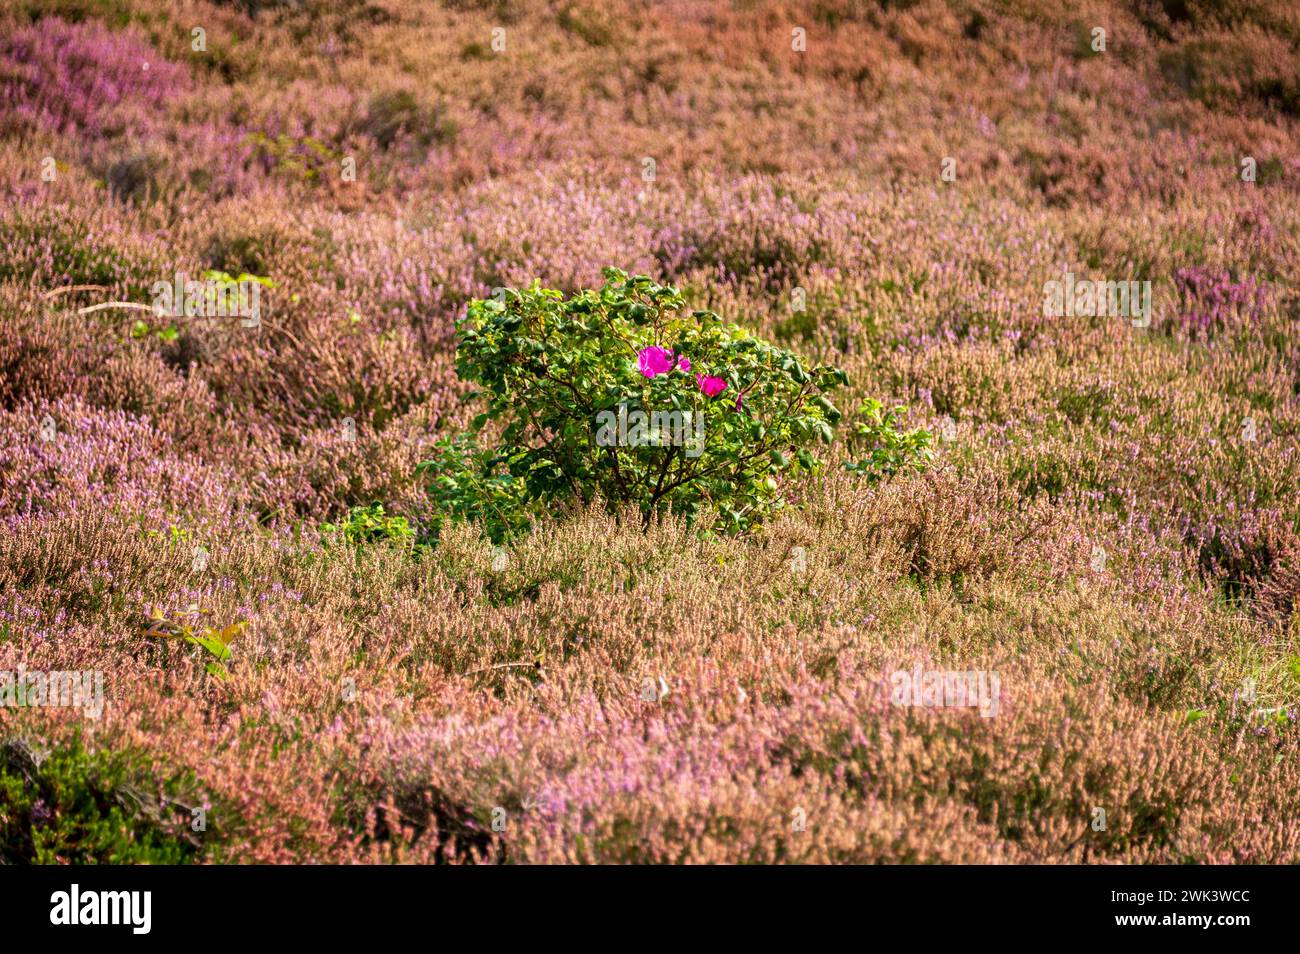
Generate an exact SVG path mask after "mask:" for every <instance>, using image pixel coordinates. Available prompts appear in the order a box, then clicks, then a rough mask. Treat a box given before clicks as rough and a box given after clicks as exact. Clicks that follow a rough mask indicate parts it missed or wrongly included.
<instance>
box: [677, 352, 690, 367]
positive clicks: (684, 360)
mask: <svg viewBox="0 0 1300 954" xmlns="http://www.w3.org/2000/svg"><path fill="white" fill-rule="evenodd" d="M677 370H678V371H689V370H691V359H690V358H688V357H686V355H682V356H681V357H680V358H678V359H677Z"/></svg>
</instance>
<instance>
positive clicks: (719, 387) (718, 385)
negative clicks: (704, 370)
mask: <svg viewBox="0 0 1300 954" xmlns="http://www.w3.org/2000/svg"><path fill="white" fill-rule="evenodd" d="M695 383H696V384H698V385H699V386H700V390H701V391H703V392H704V395H705V397H717V396H718V395H719V394H721V393H722V392H723V391H725V390H726V388H727V382H726V381H724V380H722V378H715V377H712V376H711V375H708V374H701V375H697V376H696V378H695Z"/></svg>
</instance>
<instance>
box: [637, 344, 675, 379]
mask: <svg viewBox="0 0 1300 954" xmlns="http://www.w3.org/2000/svg"><path fill="white" fill-rule="evenodd" d="M636 366H637V368H638V369H639V370H640V372H641V373H642V374H644V375H645V376H646V377H647V378H653V377H655V376H656V375H659V374H667V373H668V372H669V371H671V370H672V369H673V354H672V352H671V351H668V350H667V349H665V348H660V347H659V346H658V345H650V346H649V347H648V348H642V349H641V352H640V353H639V354H638V355H637V356H636Z"/></svg>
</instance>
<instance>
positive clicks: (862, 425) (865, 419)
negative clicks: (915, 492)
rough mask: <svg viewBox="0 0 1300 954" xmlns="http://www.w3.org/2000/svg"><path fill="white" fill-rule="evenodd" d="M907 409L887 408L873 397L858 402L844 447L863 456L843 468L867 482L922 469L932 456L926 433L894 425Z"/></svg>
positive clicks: (917, 428) (918, 428)
mask: <svg viewBox="0 0 1300 954" xmlns="http://www.w3.org/2000/svg"><path fill="white" fill-rule="evenodd" d="M906 410H907V409H906V408H904V407H901V406H900V407H892V408H887V407H885V406H884V405H883V404H881V403H880V402H879V401H877V400H875V399H874V398H867V400H865V401H863V402H862V406H861V407H860V408H859V409H858V413H857V414H856V415H855V416H854V418H853V420H852V422H851V425H850V430H849V437H848V448H849V451H850V452H851V453H853V454H854V455H858V454H864V455H865V456H863V457H861V458H859V459H858V460H851V461H849V462H848V463H847V464H846V465H845V466H846V467H847V468H848V470H849V471H850V472H852V473H855V474H859V475H861V476H863V477H866V478H867V480H869V481H870V482H871V483H876V482H877V481H879V480H881V479H883V478H885V477H893V476H894V475H895V474H900V473H906V472H908V471H916V470H923V469H925V466H926V465H927V464H928V463H929V462H930V460H931V458H933V457H934V451H933V450H932V449H931V444H932V442H933V438H932V436H931V434H930V432H929V431H927V430H925V429H924V428H920V427H916V428H913V429H912V430H910V431H909V430H902V429H900V428H899V426H898V424H899V421H900V419H901V417H902V415H903V414H904V413H905V411H906Z"/></svg>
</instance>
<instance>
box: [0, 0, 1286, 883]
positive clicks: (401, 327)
mask: <svg viewBox="0 0 1300 954" xmlns="http://www.w3.org/2000/svg"><path fill="white" fill-rule="evenodd" d="M1065 6H1066V7H1067V9H1064V10H1062V9H1061V5H1060V4H1059V3H1057V2H1055V0H952V2H945V3H941V2H938V0H889V2H885V0H881V2H879V3H876V2H865V0H862V2H858V0H732V2H725V0H713V2H708V0H660V2H650V0H537V2H525V0H442V2H432V0H429V2H415V0H300V2H290V0H9V2H7V3H6V4H5V6H4V10H3V12H0V90H3V98H2V99H0V140H2V141H3V148H2V149H0V680H2V681H0V863H24V862H45V863H86V862H99V863H118V862H237V863H315V862H327V863H338V862H343V863H350V862H414V863H428V862H457V863H466V862H468V863H473V862H515V863H519V862H522V863H585V862H598V863H610V862H636V863H645V862H648V863H695V862H724V863H732V862H758V863H795V862H803V863H828V862H883V863H912V862H931V863H932V862H942V863H990V862H993V863H1067V864H1079V863H1087V864H1094V863H1095V864H1105V863H1208V864H1224V863H1255V864H1259V863H1266V864H1280V863H1296V862H1300V730H1298V729H1297V726H1296V716H1297V711H1298V709H1300V493H1298V492H1297V487H1298V486H1300V443H1298V441H1300V290H1297V286H1296V282H1295V278H1296V276H1297V274H1298V271H1297V270H1298V269H1300V189H1298V188H1297V184H1298V183H1300V9H1298V8H1296V7H1295V6H1294V5H1291V4H1286V3H1279V2H1274V0H1129V2H1118V0H1080V2H1078V3H1073V4H1067V5H1065ZM607 266H612V267H616V268H619V269H624V270H625V271H626V272H628V273H629V274H631V275H636V274H643V275H646V276H649V277H650V279H652V280H653V281H654V282H661V283H664V284H670V285H672V286H676V287H677V288H679V289H680V290H681V294H682V297H683V299H684V302H685V308H686V312H685V313H686V314H689V313H690V312H691V311H708V312H714V313H716V314H717V315H720V316H722V318H723V319H725V320H726V321H728V322H735V323H736V324H738V325H740V326H741V327H742V328H744V329H745V330H746V331H747V332H749V333H750V334H752V335H754V336H757V338H758V339H761V340H762V341H765V342H768V343H770V344H772V345H774V346H777V347H779V348H782V349H788V350H789V351H792V352H794V353H795V354H797V355H799V356H801V357H802V359H803V360H805V361H806V362H808V365H809V367H812V366H813V365H814V364H825V365H830V366H834V367H836V368H839V369H842V370H843V372H844V376H845V378H846V381H847V383H846V384H844V385H843V386H840V387H838V388H837V390H836V392H835V395H834V401H835V407H836V409H837V412H836V415H835V416H836V417H838V415H839V412H842V413H843V420H842V421H839V422H838V427H836V428H835V429H834V436H833V440H831V441H830V442H829V443H824V442H821V441H817V442H815V445H816V449H817V451H818V454H819V457H820V462H819V463H817V464H816V465H814V466H810V467H798V466H794V465H791V466H789V467H788V468H786V469H782V470H780V471H779V472H776V476H775V477H773V478H768V479H771V480H772V483H771V485H770V486H769V485H766V484H764V486H765V487H768V489H767V490H765V491H763V492H764V493H769V494H776V495H777V496H776V497H772V498H770V499H772V500H776V501H778V502H783V503H784V506H773V507H772V508H771V512H770V513H768V514H767V516H766V519H764V520H761V521H760V520H758V519H754V520H753V521H752V522H750V523H745V520H746V519H747V518H746V517H745V515H744V514H743V513H740V512H736V513H733V514H731V519H732V523H731V524H730V525H725V521H724V520H723V518H724V517H726V516H727V509H726V508H725V507H722V506H719V507H716V508H715V507H713V506H712V504H713V503H716V500H714V497H716V496H717V495H716V493H715V494H714V495H713V496H711V497H710V498H709V500H710V502H708V504H707V505H706V506H704V507H703V508H702V509H700V510H699V511H698V512H695V513H693V514H686V513H683V512H681V511H679V510H676V509H674V510H669V509H664V508H661V509H658V510H654V511H651V512H650V515H649V519H648V520H647V519H643V515H642V513H641V512H638V511H637V510H636V508H635V507H634V506H622V507H620V506H616V505H615V504H614V502H611V501H608V500H607V499H604V498H601V497H586V496H580V497H574V496H568V497H561V496H560V495H558V494H557V496H556V497H555V498H554V500H548V499H546V498H543V499H542V500H541V501H540V503H539V505H538V508H537V512H536V513H534V515H533V516H534V517H535V519H534V520H533V524H532V526H531V530H524V531H516V532H509V533H504V532H498V531H499V530H500V529H501V528H499V527H498V528H496V530H494V529H493V528H491V527H489V526H488V525H487V524H486V523H485V522H484V521H482V520H474V519H469V520H466V519H458V518H457V513H456V512H455V511H454V510H453V509H451V508H450V507H449V505H448V504H447V503H446V496H445V493H443V492H444V491H446V488H447V486H449V484H448V482H446V481H444V482H443V483H442V484H439V479H440V477H445V476H446V474H445V473H441V472H440V470H439V466H438V465H436V463H435V465H429V464H427V462H429V461H435V462H436V461H437V460H438V458H437V454H438V452H439V448H445V447H447V446H448V445H447V439H449V438H454V437H455V436H456V435H458V434H461V433H463V432H466V431H468V430H471V429H473V428H475V427H477V426H479V425H480V424H481V423H482V420H483V417H482V415H484V413H485V407H486V406H487V403H486V402H487V398H486V397H484V396H483V395H482V394H479V393H478V392H479V391H480V390H482V388H480V387H479V386H478V385H476V384H474V383H473V382H471V381H470V380H469V379H468V377H467V376H466V375H465V374H461V373H458V371H457V347H458V337H457V322H458V321H462V322H463V321H464V319H465V316H466V315H467V314H469V313H474V310H475V308H477V309H478V310H479V313H482V314H486V315H491V314H492V313H493V312H492V311H491V309H492V308H493V307H497V302H498V300H505V299H508V298H509V296H510V294H512V293H500V292H495V290H496V289H498V288H503V287H504V288H518V289H526V288H528V286H529V285H530V284H531V283H532V282H533V281H534V279H538V280H540V282H541V285H542V287H544V288H548V289H555V290H557V291H558V292H560V293H562V294H563V295H564V296H565V297H566V298H567V297H569V296H573V295H575V294H577V293H578V292H580V291H581V290H583V289H598V288H600V287H601V286H602V284H603V283H604V281H605V278H604V277H603V276H602V269H604V268H605V267H607ZM178 276H179V277H178ZM259 279H260V281H259ZM187 280H191V281H196V282H197V281H200V280H202V281H204V282H207V283H208V285H206V286H205V287H217V288H220V289H225V288H235V287H238V288H239V290H240V293H241V294H243V293H245V292H248V291H249V290H251V291H252V292H254V293H255V294H256V296H257V297H255V298H253V299H252V301H253V302H256V303H257V305H256V308H257V312H258V313H257V315H256V316H255V317H254V319H253V320H249V319H248V316H247V315H246V314H244V315H243V317H238V316H235V315H233V314H226V315H218V316H213V315H210V314H204V313H202V312H203V309H202V308H200V309H199V310H198V313H195V311H194V310H191V311H190V313H188V314H187V313H186V309H185V307H183V306H184V305H185V302H184V301H179V300H178V301H177V302H176V307H175V308H174V309H170V310H169V309H168V308H164V307H159V306H158V304H157V298H158V294H159V292H158V288H159V286H160V285H161V286H162V287H165V288H167V289H170V288H172V287H174V286H175V283H176V282H178V281H179V282H180V291H181V295H180V298H181V299H184V298H186V297H187V295H186V294H185V282H186V281H187ZM1093 282H1097V283H1100V282H1122V283H1125V285H1124V286H1123V287H1124V288H1126V289H1127V288H1128V285H1127V283H1129V282H1133V283H1135V284H1134V286H1133V288H1134V290H1135V294H1134V295H1133V296H1132V297H1131V298H1130V299H1129V301H1128V304H1129V305H1130V306H1132V307H1131V308H1129V309H1128V310H1125V311H1123V312H1122V313H1119V312H1116V311H1114V310H1113V309H1107V308H1105V307H1102V305H1103V304H1104V302H1103V299H1105V298H1106V295H1107V294H1108V293H1106V294H1099V295H1097V296H1093V295H1092V294H1091V289H1092V288H1093V287H1094V286H1093V285H1091V284H1089V283H1093ZM1053 283H1059V284H1058V285H1057V286H1055V287H1056V288H1057V290H1058V291H1060V288H1061V287H1062V286H1064V285H1066V284H1067V283H1068V285H1069V287H1070V289H1071V290H1070V291H1069V292H1065V293H1064V294H1063V295H1062V296H1058V298H1057V300H1056V302H1055V304H1054V301H1053V294H1054V293H1053V292H1052V291H1051V289H1052V288H1053V287H1054V286H1053ZM1148 283H1149V284H1148ZM1075 288H1085V289H1088V290H1089V294H1088V295H1087V296H1086V298H1076V297H1074V295H1073V289H1075ZM1138 289H1143V290H1144V293H1149V296H1150V297H1149V299H1146V301H1147V304H1148V305H1149V307H1145V306H1142V305H1141V304H1140V302H1141V301H1142V300H1143V299H1142V295H1141V294H1138V293H1137V290H1138ZM494 293H495V294H497V295H498V298H497V299H494V298H493V295H494ZM1065 299H1068V301H1066V300H1065ZM241 300H242V301H243V304H244V305H245V306H247V305H248V304H249V301H247V300H243V299H241ZM476 300H485V301H486V302H487V304H486V305H484V304H479V305H475V306H471V302H474V301H476ZM206 301H208V299H204V300H203V301H201V302H200V303H199V304H200V305H203V304H204V302H206ZM1062 302H1064V306H1063V307H1057V305H1061V304H1062ZM502 307H504V306H502ZM511 307H515V306H513V305H512V306H511ZM539 307H540V306H539ZM1130 312H1132V313H1130ZM505 313H506V312H502V313H501V314H503V315H504V314H505ZM241 314H243V313H241ZM631 314H633V317H634V318H635V317H636V314H635V313H634V312H633V313H631ZM750 340H751V342H752V340H753V339H750ZM462 344H463V342H462ZM638 361H639V364H638V363H637V362H638ZM683 362H685V363H683ZM694 363H695V364H696V365H699V366H698V367H692V366H691V362H690V360H689V359H687V358H686V357H685V355H683V356H679V355H677V354H675V353H674V352H673V351H672V349H668V348H664V349H658V348H656V349H654V350H651V349H649V348H647V349H645V351H644V352H643V353H642V354H640V356H639V358H636V357H634V358H633V359H632V361H631V363H629V365H628V367H629V369H630V370H629V371H628V374H629V375H631V377H629V379H628V380H630V381H633V382H638V381H640V380H641V377H643V378H644V381H645V382H646V383H645V386H646V387H647V388H649V387H650V386H651V384H654V385H655V386H656V387H659V386H660V384H661V383H662V382H665V381H673V382H677V383H676V384H673V385H672V386H673V387H680V388H681V389H683V390H682V393H688V394H689V395H690V396H691V400H695V401H706V402H712V403H709V404H708V407H709V408H711V409H713V408H716V409H718V410H717V411H716V414H715V416H714V417H712V418H710V417H708V416H707V415H706V417H705V428H706V430H707V428H709V427H710V426H711V425H710V422H711V421H713V422H714V425H715V426H719V427H720V426H722V425H721V424H718V423H717V422H720V421H735V422H742V423H743V421H744V420H747V419H746V418H745V415H746V414H747V413H749V410H748V405H747V404H746V403H745V401H756V399H757V392H749V391H745V390H744V386H743V381H741V380H740V379H738V378H735V377H734V376H733V377H732V378H728V374H729V373H732V374H734V372H735V369H734V368H733V367H723V366H707V365H706V364H705V363H704V362H702V361H701V360H700V359H699V358H698V356H697V357H696V358H695V362H694ZM688 368H689V370H687V369H688ZM462 370H463V369H462ZM796 370H797V371H798V374H803V370H802V365H800V366H798V368H796ZM791 373H794V372H791ZM638 374H639V375H641V377H636V375H638ZM687 375H689V377H688V376H687ZM795 379H796V380H798V378H797V376H796V378H795ZM663 386H665V387H666V386H667V385H663ZM693 389H694V390H693ZM870 402H880V403H879V405H875V404H871V403H870ZM508 403H509V402H507V404H508ZM864 404H866V406H867V411H865V412H863V411H860V410H859V409H860V408H862V407H863V405H864ZM872 408H876V411H875V414H876V417H875V418H874V420H875V421H876V423H877V424H879V423H880V421H881V419H882V418H883V419H885V420H886V422H887V423H888V422H892V424H890V426H888V427H883V428H882V429H876V430H873V427H872V426H871V420H872V418H871V414H872V411H871V409H872ZM891 408H901V409H902V410H899V411H897V412H896V413H891V412H889V410H888V409H891ZM508 409H509V408H508V407H506V408H505V410H508ZM710 413H713V412H712V411H711V412H710ZM827 413H829V412H827ZM864 414H865V417H864ZM476 422H477V423H476ZM855 428H857V430H855ZM485 433H487V432H485ZM729 433H730V432H729ZM735 433H737V434H741V435H742V437H743V433H749V432H743V433H742V432H741V431H737V432H735ZM755 433H756V432H755ZM881 434H892V435H896V436H898V437H899V439H900V440H902V439H910V440H912V441H914V442H916V447H915V449H916V450H917V455H916V460H915V461H913V462H912V463H911V464H910V465H909V466H899V467H897V468H895V467H892V466H888V465H887V464H886V463H885V462H886V461H887V460H888V459H889V457H890V454H889V448H888V447H887V446H885V445H886V444H888V441H887V440H884V439H883V438H881V436H880V435H881ZM873 435H874V436H873ZM503 439H504V438H503ZM737 439H738V440H739V439H741V438H737ZM926 445H928V446H926ZM778 458H780V459H781V460H782V461H783V462H784V455H783V453H780V452H778V451H774V452H773V457H772V459H773V460H774V461H775V460H777V459H778ZM422 465H423V466H422ZM847 465H853V466H851V467H850V466H847ZM774 466H775V465H774ZM782 466H783V467H784V466H785V465H784V463H782ZM665 469H666V465H665ZM895 471H896V472H895ZM660 477H661V482H662V473H661V475H660ZM440 487H441V488H442V489H441V491H440V490H439V488H440ZM772 488H775V489H772ZM755 513H756V511H755ZM737 519H739V520H740V521H741V523H740V524H737V523H736V522H735V521H736V520H737ZM737 530H738V531H739V532H737ZM54 673H78V674H89V675H87V677H86V678H87V681H86V683H85V684H84V687H95V691H94V692H91V691H90V690H89V689H88V690H87V692H86V693H83V698H81V702H82V703H85V704H79V705H69V704H56V703H57V702H58V701H59V700H58V699H57V698H56V697H57V696H58V693H56V692H54V691H53V684H52V683H50V684H49V686H48V688H49V689H50V691H48V692H46V691H44V689H42V691H40V692H37V691H36V689H35V687H36V686H37V685H38V683H39V684H40V685H41V686H42V687H46V677H47V674H54ZM944 673H961V674H971V682H970V685H971V686H972V687H973V686H975V685H976V684H978V686H979V692H978V698H976V695H975V694H974V690H972V694H970V695H967V696H966V697H965V698H964V699H963V698H962V697H961V693H960V692H958V693H956V694H955V695H954V694H953V693H952V692H950V691H948V690H950V689H952V682H951V680H949V681H948V682H947V683H944V684H940V685H939V690H938V691H937V692H932V691H931V690H932V689H933V687H934V686H935V685H936V683H935V682H934V677H935V674H944ZM38 675H39V676H40V679H39V680H37V679H35V677H36V676H38ZM95 680H102V683H96V681H95ZM99 685H102V695H101V694H100V691H99V689H98V686H99ZM900 687H902V688H903V690H904V691H903V692H902V695H901V696H900ZM908 687H911V688H912V689H913V690H914V691H911V692H908V691H906V690H907V689H908ZM958 688H959V689H960V688H961V685H958ZM28 690H31V692H30V698H24V695H25V694H26V693H27V691H28ZM65 701H66V700H65ZM91 701H94V702H95V704H93V705H92V704H91Z"/></svg>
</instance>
